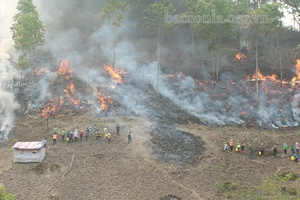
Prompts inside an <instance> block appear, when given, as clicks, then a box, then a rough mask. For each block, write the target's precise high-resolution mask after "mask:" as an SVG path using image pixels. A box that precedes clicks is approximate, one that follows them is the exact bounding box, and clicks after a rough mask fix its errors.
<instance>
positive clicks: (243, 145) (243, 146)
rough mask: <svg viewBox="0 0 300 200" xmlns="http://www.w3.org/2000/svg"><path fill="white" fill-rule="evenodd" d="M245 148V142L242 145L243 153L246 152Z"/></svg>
mask: <svg viewBox="0 0 300 200" xmlns="http://www.w3.org/2000/svg"><path fill="white" fill-rule="evenodd" d="M244 150H245V143H243V144H242V146H241V154H244Z"/></svg>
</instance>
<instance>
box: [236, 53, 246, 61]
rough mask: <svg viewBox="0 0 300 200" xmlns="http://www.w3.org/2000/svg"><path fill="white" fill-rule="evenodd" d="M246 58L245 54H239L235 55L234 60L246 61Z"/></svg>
mask: <svg viewBox="0 0 300 200" xmlns="http://www.w3.org/2000/svg"><path fill="white" fill-rule="evenodd" d="M245 58H246V56H245V55H244V54H242V53H237V54H236V55H235V58H234V60H242V59H245Z"/></svg>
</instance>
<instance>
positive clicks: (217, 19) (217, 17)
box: [192, 0, 237, 48]
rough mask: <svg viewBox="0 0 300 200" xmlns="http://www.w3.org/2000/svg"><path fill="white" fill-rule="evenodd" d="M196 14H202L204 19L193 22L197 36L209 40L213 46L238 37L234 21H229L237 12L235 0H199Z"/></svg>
mask: <svg viewBox="0 0 300 200" xmlns="http://www.w3.org/2000/svg"><path fill="white" fill-rule="evenodd" d="M196 14H197V15H198V16H202V21H201V22H198V23H194V24H192V29H193V30H194V31H195V33H196V36H197V38H199V39H202V40H207V41H208V43H209V44H210V46H211V48H215V47H216V46H221V44H222V43H223V42H225V41H226V42H228V41H232V40H234V39H236V38H237V35H236V32H235V30H234V23H233V22H231V21H228V19H230V16H235V14H236V12H235V8H234V4H233V1H231V0H211V1H205V0H199V1H198V3H197V5H196ZM204 16H205V17H204Z"/></svg>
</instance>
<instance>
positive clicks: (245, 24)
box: [27, 0, 300, 80]
mask: <svg viewBox="0 0 300 200" xmlns="http://www.w3.org/2000/svg"><path fill="white" fill-rule="evenodd" d="M37 5H38V8H39V14H40V16H41V19H42V21H43V22H44V24H45V30H46V46H47V43H48V44H49V43H53V42H56V41H55V38H57V37H60V38H62V39H60V40H64V39H65V38H63V37H62V36H60V35H58V34H64V35H68V34H69V33H71V34H72V33H73V31H74V32H76V34H79V35H80V36H79V35H78V37H80V40H76V42H77V43H78V42H81V44H78V45H77V46H76V47H73V46H72V48H81V49H80V50H79V51H81V50H88V51H89V50H90V49H91V48H90V46H91V45H94V46H95V47H94V48H95V49H96V48H99V47H100V48H103V46H104V45H103V44H100V43H95V42H94V41H91V40H93V39H96V37H97V36H96V35H97V33H99V29H100V27H104V26H105V27H106V28H108V29H111V30H110V31H107V30H106V31H107V34H110V37H109V41H105V42H106V43H107V44H108V43H110V44H108V45H107V46H106V48H107V49H111V56H109V58H107V57H106V58H104V56H102V58H99V57H101V55H97V57H98V58H99V62H103V60H106V59H109V62H110V64H112V65H113V66H115V65H118V55H117V54H118V52H117V53H116V51H117V48H121V47H120V46H119V47H118V45H119V44H120V43H121V42H123V41H133V44H134V45H136V47H137V48H141V49H142V50H146V51H147V52H148V53H149V54H148V56H146V58H145V57H144V58H143V59H140V61H141V62H145V63H147V62H151V61H153V60H157V61H158V65H159V68H161V69H162V70H163V71H166V72H168V70H171V71H172V70H173V69H174V71H176V72H178V71H182V72H183V73H185V74H189V75H196V76H198V77H197V78H199V76H200V77H201V78H202V79H208V80H211V79H215V80H218V79H219V74H220V73H222V71H226V70H232V69H236V72H238V71H239V70H240V67H242V71H244V70H245V68H250V69H249V71H247V73H252V72H253V67H255V65H258V67H259V68H260V69H261V70H262V72H266V73H277V74H279V73H280V69H283V70H285V69H286V70H287V71H283V73H284V75H285V77H283V78H290V76H292V75H293V73H294V72H292V70H291V69H292V68H293V67H294V65H295V60H296V59H297V58H299V56H300V55H299V54H300V53H299V51H300V50H299V46H298V45H299V41H300V39H299V32H298V29H299V23H300V14H299V5H300V2H299V1H298V0H282V1H268V0H234V1H233V0H209V1H208V0H206V1H205V0H176V1H167V0H162V1H136V0H133V1H130V0H122V1H116V0H108V1H97V0H88V1H84V2H83V1H79V0H74V1H65V2H60V1H52V2H37ZM284 14H285V15H286V14H289V15H290V16H292V18H293V20H292V22H291V23H292V24H293V25H292V26H285V25H284V24H283V23H282V19H283V17H284ZM50 16H51V17H50ZM76 34H75V35H72V36H74V37H75V36H76ZM91 37H93V38H92V39H91ZM71 39H72V37H71V38H68V40H69V41H72V42H73V40H71ZM97 39H98V40H101V35H100V37H99V38H97ZM86 42H92V43H86ZM88 45H89V46H88ZM48 46H49V45H48ZM101 46H102V47H101ZM44 49H45V48H44ZM65 49H66V48H65ZM95 49H94V51H95ZM51 51H52V52H50V54H51V53H52V54H53V50H51ZM94 51H93V52H92V53H94ZM256 52H257V54H258V55H257V56H256ZM48 53H49V52H48ZM121 53H123V52H121ZM237 53H242V58H243V59H241V60H242V61H240V62H232V61H236V60H237V59H234V58H235V55H236V54H237ZM93 59H94V57H93ZM29 60H30V59H29ZM256 61H257V63H256ZM43 62H44V60H43ZM27 66H28V65H27ZM203 72H205V73H203Z"/></svg>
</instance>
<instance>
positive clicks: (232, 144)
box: [229, 139, 234, 151]
mask: <svg viewBox="0 0 300 200" xmlns="http://www.w3.org/2000/svg"><path fill="white" fill-rule="evenodd" d="M233 146H234V142H233V140H232V139H231V140H230V142H229V148H230V151H232V149H233Z"/></svg>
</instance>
